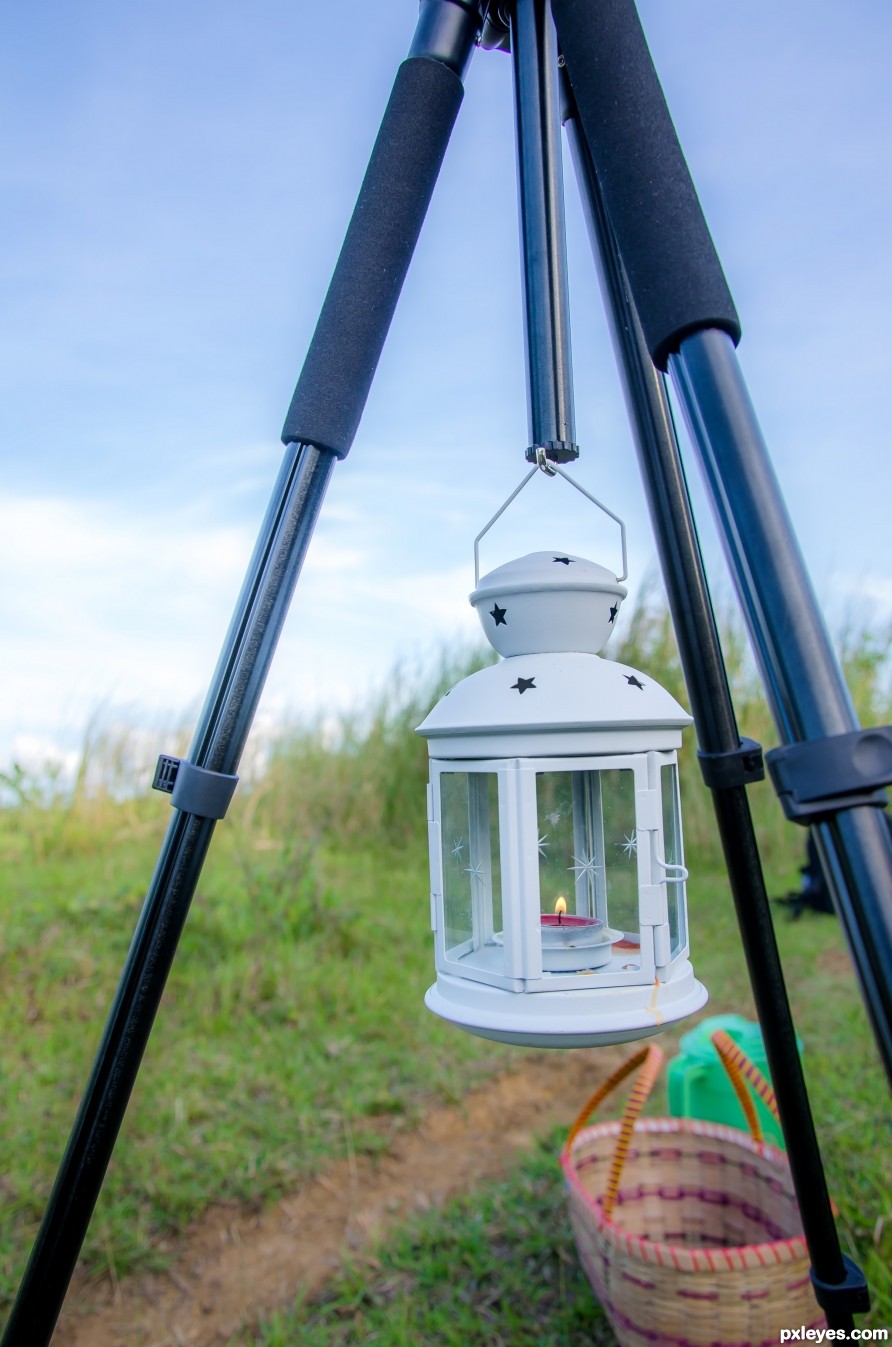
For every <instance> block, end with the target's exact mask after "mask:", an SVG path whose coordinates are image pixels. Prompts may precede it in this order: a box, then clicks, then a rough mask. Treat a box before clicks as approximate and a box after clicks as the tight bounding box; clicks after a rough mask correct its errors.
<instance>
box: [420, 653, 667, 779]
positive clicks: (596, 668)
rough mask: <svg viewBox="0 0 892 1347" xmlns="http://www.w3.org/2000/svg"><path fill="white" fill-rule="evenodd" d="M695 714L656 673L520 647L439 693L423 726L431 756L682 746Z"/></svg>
mask: <svg viewBox="0 0 892 1347" xmlns="http://www.w3.org/2000/svg"><path fill="white" fill-rule="evenodd" d="M690 724H691V717H690V716H689V715H688V713H687V712H686V711H685V710H684V708H683V707H682V706H680V705H679V703H678V702H677V701H676V700H675V698H674V697H673V696H672V695H671V694H670V693H668V692H667V691H666V689H665V688H664V687H661V686H660V684H659V683H658V682H656V680H655V679H653V678H651V677H650V676H649V675H647V674H642V673H639V672H638V671H637V670H636V669H632V668H630V667H629V666H627V665H625V664H617V663H616V662H615V661H613V660H607V659H602V658H601V657H600V656H598V655H592V654H585V653H582V652H579V651H570V652H567V651H563V652H546V653H542V654H527V655H515V656H512V657H510V658H508V659H503V660H500V661H499V662H498V663H497V664H493V665H490V666H489V667H488V668H486V669H481V670H479V671H478V672H477V673H474V674H471V676H470V677H469V678H465V679H463V680H462V682H460V683H458V684H457V685H456V686H455V687H454V688H452V690H451V691H450V692H447V693H446V695H445V697H442V698H441V699H440V701H439V702H438V703H437V705H436V706H435V707H434V708H433V710H432V711H431V712H430V714H429V715H428V717H427V719H426V720H425V721H424V722H423V723H422V724H421V725H420V726H419V727H418V733H419V734H421V735H423V736H424V737H425V738H426V739H427V740H428V746H429V749H430V753H431V756H432V757H438V758H443V757H445V758H459V757H471V758H487V757H493V758H504V757H513V756H518V757H543V756H551V755H558V756H560V755H565V754H573V755H580V754H593V753H629V752H636V751H637V752H640V751H643V750H646V749H664V748H677V747H678V746H679V745H680V744H681V731H682V729H683V728H684V727H685V726H686V725H690Z"/></svg>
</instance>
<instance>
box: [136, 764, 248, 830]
mask: <svg viewBox="0 0 892 1347" xmlns="http://www.w3.org/2000/svg"><path fill="white" fill-rule="evenodd" d="M237 785H238V777H237V776H229V775H227V774H226V773H225V772H211V771H209V770H208V769H207V768H206V767H196V766H195V764H194V763H191V762H187V761H186V759H185V758H174V757H172V756H171V755H170V754H167V753H162V754H161V756H160V758H159V759H158V765H157V767H156V768H155V778H154V780H153V781H152V789H153V790H160V791H162V792H163V794H165V795H169V796H170V803H171V805H172V806H173V808H174V809H181V810H182V811H183V813H184V814H195V815H196V817H198V818H212V819H221V818H224V817H225V816H226V811H227V809H228V808H229V802H230V800H231V799H232V797H233V795H234V793H235V788H236V786H237Z"/></svg>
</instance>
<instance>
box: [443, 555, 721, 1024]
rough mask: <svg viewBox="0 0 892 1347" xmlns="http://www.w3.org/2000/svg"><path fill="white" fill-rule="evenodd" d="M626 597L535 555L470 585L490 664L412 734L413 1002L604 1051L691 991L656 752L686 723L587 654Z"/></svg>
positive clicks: (674, 819) (580, 569)
mask: <svg viewBox="0 0 892 1347" xmlns="http://www.w3.org/2000/svg"><path fill="white" fill-rule="evenodd" d="M625 594H626V591H625V589H623V587H622V586H621V585H620V584H619V583H618V581H617V580H616V577H615V576H613V575H612V574H611V573H610V572H609V571H607V570H606V569H605V568H604V567H602V566H598V565H596V564H594V563H593V562H590V561H586V560H584V559H583V558H582V557H577V556H571V555H569V554H567V553H564V552H536V553H533V554H531V555H530V556H526V557H522V558H521V559H520V560H517V561H512V562H509V563H508V564H507V565H504V566H500V567H498V568H497V569H496V570H494V571H492V572H490V574H488V575H486V576H484V577H483V579H482V580H480V582H479V583H478V586H477V588H476V589H475V591H474V593H473V594H472V595H471V603H472V604H473V605H474V607H475V608H476V610H477V613H478V615H479V617H480V620H481V622H482V624H483V629H484V631H485V633H486V635H487V637H488V638H489V640H490V641H491V643H492V644H493V645H494V646H495V648H496V650H498V652H499V653H500V654H501V655H502V656H504V658H502V659H501V660H500V661H499V662H498V663H497V664H494V665H492V666H490V667H488V668H485V669H482V670H481V671H480V672H479V673H475V674H472V675H471V676H470V677H469V678H466V679H464V680H463V681H462V682H461V683H459V684H458V685H457V686H456V687H454V688H453V689H452V690H451V691H450V692H448V693H447V694H446V696H445V697H443V698H442V699H441V701H439V702H438V703H437V705H436V706H435V707H434V709H433V710H432V711H431V713H430V715H429V716H428V717H427V719H426V720H425V721H424V723H423V724H422V725H421V726H420V727H419V731H418V732H419V733H420V734H422V735H424V736H425V738H426V739H427V741H428V747H429V751H430V757H431V777H430V785H429V787H428V820H429V828H430V865H431V920H432V925H433V928H434V932H435V947H436V968H437V981H436V983H435V984H434V986H433V987H431V988H430V990H429V991H428V993H427V997H426V1002H427V1005H428V1006H429V1007H430V1009H431V1010H433V1011H434V1012H435V1013H436V1014H438V1015H442V1016H443V1017H444V1018H445V1019H448V1020H452V1021H453V1022H454V1023H455V1024H458V1025H459V1026H460V1027H461V1028H463V1029H466V1030H467V1031H468V1032H470V1033H474V1034H480V1035H482V1036H483V1037H485V1038H493V1039H498V1040H501V1041H504V1042H508V1043H523V1044H530V1045H533V1046H537V1047H551V1046H553V1047H587V1046H591V1045H594V1044H603V1043H622V1042H626V1041H628V1040H630V1039H636V1038H642V1037H644V1036H646V1035H648V1034H653V1033H656V1032H657V1031H658V1030H659V1029H660V1028H662V1027H663V1026H664V1025H666V1024H668V1023H670V1022H671V1021H674V1020H678V1019H681V1018H682V1017H683V1016H685V1015H689V1014H691V1013H692V1012H693V1011H695V1010H699V1008H700V1007H701V1006H702V1005H703V1004H704V1003H705V1001H706V991H705V989H704V988H703V987H702V986H701V984H700V983H699V982H697V981H696V980H695V978H694V974H693V970H692V968H691V965H690V962H689V961H688V931H687V915H686V901H685V880H686V878H687V871H686V870H685V868H684V856H683V849H682V834H681V814H680V809H679V794H678V769H677V759H676V749H677V748H678V747H679V746H680V744H681V731H682V729H683V727H684V726H686V725H689V724H690V723H691V718H690V716H689V715H688V714H687V713H686V712H685V711H684V710H683V708H682V707H681V706H679V704H678V702H676V701H675V699H674V698H673V697H671V696H670V695H669V693H668V692H667V691H666V690H665V689H664V688H662V687H660V685H659V684H658V683H657V682H655V680H654V679H653V678H651V677H650V676H649V675H647V674H643V673H640V672H638V671H637V670H635V669H631V668H628V667H626V666H625V665H622V664H617V663H615V662H613V661H611V660H606V659H602V658H601V657H600V656H599V655H598V653H597V652H598V651H599V650H600V649H601V648H602V646H603V645H604V643H605V641H606V640H607V637H608V636H609V635H610V632H611V631H612V629H613V623H614V621H615V619H616V615H617V613H618V611H619V606H620V603H621V602H622V599H623V598H624V597H625Z"/></svg>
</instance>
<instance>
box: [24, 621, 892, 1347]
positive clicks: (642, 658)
mask: <svg viewBox="0 0 892 1347" xmlns="http://www.w3.org/2000/svg"><path fill="white" fill-rule="evenodd" d="M888 651H889V644H888V641H885V642H884V641H883V640H880V638H879V637H869V636H863V635H862V637H860V638H858V639H855V638H851V640H850V651H849V656H848V663H849V669H850V673H851V674H852V677H853V683H854V690H855V693H856V699H857V700H858V701H859V703H860V705H861V708H862V713H863V714H864V717H865V720H873V721H879V720H884V719H888V718H889V696H888V691H887V689H886V683H885V679H886V674H887V671H888V667H889V659H888ZM732 653H733V652H732ZM615 654H616V657H617V658H620V659H622V660H624V661H625V662H628V663H632V664H635V665H637V666H638V667H641V668H644V669H652V670H654V672H656V673H657V674H658V676H659V677H660V678H661V680H662V681H664V682H665V683H666V685H667V686H668V687H670V689H671V690H673V691H675V692H676V693H677V695H680V696H681V697H682V699H683V697H684V693H683V688H682V686H681V680H680V675H679V673H678V667H677V661H676V660H675V657H674V653H673V645H672V641H671V631H670V628H669V625H668V621H667V619H666V618H665V615H664V614H662V613H661V612H660V611H658V610H648V609H643V610H641V611H640V612H639V614H637V615H634V617H633V620H632V623H631V624H630V631H629V636H628V637H627V639H626V641H625V643H624V645H623V646H621V647H620V648H618V649H617V651H616V652H615ZM479 658H480V657H479V656H477V655H464V656H462V658H461V660H459V661H458V662H453V663H452V664H451V665H449V664H448V662H447V661H444V662H443V667H442V668H441V669H440V670H439V671H438V673H437V674H436V676H435V677H434V676H432V677H429V678H427V679H426V680H425V679H424V678H412V677H408V676H404V677H403V678H402V680H396V683H395V689H396V690H395V691H391V693H390V695H388V696H387V697H384V696H382V697H381V698H379V700H378V701H377V702H375V703H373V704H372V705H370V706H369V707H367V708H366V709H365V710H364V711H363V712H361V713H357V714H356V715H355V716H351V717H347V718H345V719H344V720H343V721H342V723H341V724H340V726H339V727H336V729H335V730H334V731H332V729H331V728H330V727H326V728H323V727H322V726H309V727H306V726H304V727H296V728H294V729H292V730H290V731H287V732H286V731H283V732H282V734H281V735H280V737H279V738H278V740H277V741H276V742H275V744H273V745H272V746H271V749H270V752H269V755H268V762H267V765H266V769H265V771H264V772H263V774H262V775H260V776H259V778H258V779H257V780H255V781H253V782H251V781H247V782H245V783H243V786H242V787H240V790H239V792H238V793H237V796H236V802H235V804H234V807H233V809H232V810H231V811H230V816H229V817H228V818H227V820H226V822H225V824H223V825H222V826H221V827H220V829H219V832H218V837H217V839H216V840H215V843H214V846H213V848H212V851H211V857H210V860H209V862H208V865H207V866H206V869H205V872H204V875H203V877H202V881H201V886H200V889H199V892H198V894H197V896H196V898H195V902H194V904H193V910H192V913H191V915H190V918H189V921H188V923H187V927H186V931H185V934H184V937H183V941H182V945H181V949H180V952H179V954H178V957H177V960H176V963H175V965H174V970H173V973H172V976H171V979H170V983H169V986H168V989H167V992H166V994H165V998H164V1001H163V1004H162V1008H161V1012H160V1015H159V1018H158V1023H157V1025H156V1027H155V1030H154V1032H153V1036H152V1040H151V1042H150V1045H149V1049H148V1052H147V1055H146V1059H145V1062H144V1065H143V1068H142V1070H141V1072H140V1076H139V1079H138V1081H137V1085H136V1089H135V1093H134V1097H133V1101H132V1103H131V1107H130V1109H129V1111H128V1114H127V1117H126V1119H125V1123H124V1126H123V1129H122V1135H121V1138H120V1141H119V1143H118V1146H117V1148H116V1151H115V1155H114V1158H113V1161H112V1165H111V1168H110V1171H109V1176H108V1180H107V1182H106V1185H105V1187H104V1189H103V1192H102V1195H101V1197H100V1200H99V1204H98V1206H97V1210H96V1215H95V1218H94V1221H93V1224H92V1227H91V1230H90V1233H89V1235H88V1239H87V1244H86V1246H85V1250H84V1258H85V1264H86V1267H87V1269H88V1270H89V1271H93V1272H96V1271H100V1270H101V1269H102V1268H103V1267H104V1266H105V1265H106V1264H108V1263H110V1262H111V1261H112V1260H113V1262H114V1266H115V1271H116V1273H117V1275H118V1276H121V1275H124V1274H126V1273H127V1272H128V1271H131V1270H135V1269H140V1268H147V1267H150V1266H152V1265H155V1264H158V1263H159V1262H162V1261H163V1260H164V1259H165V1258H167V1257H169V1256H170V1248H171V1242H172V1240H173V1239H174V1238H175V1236H176V1234H177V1232H178V1231H180V1230H181V1229H182V1227H183V1226H184V1225H185V1224H186V1223H187V1222H188V1221H189V1220H190V1219H193V1218H194V1217H196V1216H197V1215H199V1214H200V1213H201V1211H202V1210H203V1209H204V1208H205V1207H206V1206H207V1205H208V1204H209V1203H210V1202H217V1201H221V1200H222V1201H227V1200H229V1201H251V1202H265V1201H267V1200H269V1199H270V1198H272V1197H273V1196H275V1195H276V1194H278V1193H281V1192H283V1191H285V1190H286V1189H288V1188H290V1187H292V1186H293V1185H295V1184H297V1183H299V1181H300V1179H301V1177H302V1175H304V1174H305V1173H306V1172H307V1171H308V1170H310V1169H311V1168H314V1167H316V1166H318V1164H319V1163H320V1161H321V1162H324V1161H325V1160H326V1159H329V1158H330V1159H337V1158H340V1157H341V1156H342V1155H343V1154H345V1153H346V1148H347V1146H348V1144H352V1145H353V1146H355V1148H356V1149H357V1150H366V1151H376V1150H378V1149H380V1148H381V1146H382V1145H385V1144H386V1141H387V1136H388V1132H389V1131H392V1130H393V1129H396V1128H399V1127H403V1126H410V1125H412V1123H413V1122H414V1121H415V1120H416V1119H417V1118H418V1117H419V1116H420V1113H421V1112H422V1111H423V1109H425V1108H426V1107H428V1106H429V1105H431V1104H433V1103H437V1102H444V1101H452V1100H455V1099H457V1098H459V1097H460V1096H461V1095H462V1094H463V1093H464V1092H465V1090H467V1089H468V1088H469V1087H470V1086H471V1085H473V1084H475V1083H477V1082H479V1081H480V1079H482V1078H483V1076H484V1075H485V1074H486V1073H487V1072H492V1071H495V1070H498V1069H500V1067H501V1066H502V1065H504V1064H505V1063H506V1062H507V1061H508V1060H512V1061H515V1062H516V1060H517V1054H518V1052H519V1051H521V1050H517V1049H515V1050H511V1049H497V1048H496V1047H495V1046H494V1045H492V1044H489V1043H485V1042H484V1041H482V1040H475V1039H473V1038H470V1037H467V1036H465V1035H462V1034H459V1033H457V1032H456V1031H455V1030H454V1029H452V1028H451V1027H450V1026H446V1025H444V1024H443V1023H442V1022H441V1021H439V1020H438V1019H436V1018H435V1017H434V1016H432V1015H430V1014H429V1013H428V1012H427V1011H426V1010H425V1009H424V1007H423V1004H422V992H423V990H424V989H425V988H426V987H427V985H428V983H429V982H430V981H431V978H432V957H431V940H430V932H429V929H428V904H427V890H428V877H427V858H426V852H425V849H424V848H425V841H424V837H423V817H424V816H423V812H422V811H423V800H424V782H425V780H426V773H427V767H426V750H425V746H424V744H423V743H422V742H421V741H420V740H419V739H418V738H417V736H414V735H413V734H412V732H411V731H412V728H413V727H414V725H417V724H418V723H419V722H420V720H421V719H422V718H423V716H424V714H425V713H426V711H427V709H428V708H429V706H430V704H431V703H432V702H433V701H434V700H435V699H436V697H437V696H438V695H439V692H440V691H442V690H443V688H444V687H445V686H448V685H450V684H451V683H453V682H455V681H456V680H457V678H458V677H460V676H461V675H462V674H463V673H464V672H466V671H467V670H468V669H469V668H470V667H472V666H473V664H474V663H475V662H479ZM731 672H732V678H733V680H734V682H735V687H736V692H737V705H738V710H739V714H740V722H741V730H742V732H744V733H747V734H750V735H752V736H753V737H755V738H761V739H762V740H763V742H764V743H765V744H766V746H768V745H770V744H771V743H772V742H773V741H774V740H773V735H772V733H771V730H770V725H769V724H768V720H767V713H766V711H765V707H764V704H763V702H762V700H761V698H760V697H759V695H758V693H757V692H756V690H755V685H754V683H753V680H752V678H751V676H749V675H748V674H747V671H746V666H745V662H744V661H743V660H742V658H741V657H740V656H739V652H738V653H737V654H735V655H734V657H733V659H732V661H731ZM125 756H126V755H123V754H122V753H121V752H120V746H116V745H115V744H114V743H103V741H102V738H101V736H94V738H93V739H92V740H91V744H90V748H89V760H87V758H86V757H85V762H84V765H83V769H82V771H81V773H80V774H79V777H78V782H77V785H76V787H75V789H74V790H73V791H69V792H67V793H66V792H64V791H61V790H60V789H59V788H58V784H57V783H54V782H52V781H50V782H48V783H41V782H40V781H39V780H38V781H36V782H35V781H32V780H29V779H27V778H26V777H25V776H24V774H22V773H19V774H18V775H17V776H16V775H13V780H12V782H11V788H12V791H13V793H14V794H15V795H16V796H17V798H18V800H19V804H18V805H17V806H16V807H14V808H5V809H0V868H2V874H3V880H2V889H0V988H2V992H0V1092H2V1099H3V1112H4V1117H3V1125H2V1128H0V1308H2V1306H3V1305H4V1304H5V1303H6V1302H7V1301H8V1299H9V1297H10V1296H11V1294H12V1293H13V1291H14V1288H15V1286H16V1285H17V1282H18V1279H19V1277H20V1275H21V1271H22V1268H23V1265H24V1260H25V1257H26V1255H27V1251H28V1248H29V1246H30V1243H31V1240H32V1239H33V1235H34V1233H35V1231H36V1226H37V1222H38V1220H39V1218H40V1215H41V1213H42V1211H43V1208H44V1205H45V1202H46V1198H47V1196H48V1193H49V1188H50V1185H51V1182H52V1179H53V1176H54V1174H55V1171H56V1167H57V1165H58V1161H59V1158H60V1156H61V1153H62V1150H63V1148H64V1144H65V1140H66V1138H67V1135H68V1131H69V1128H70V1125H71V1122H72V1120H73V1117H74V1113H75V1110H76V1106H77V1101H78V1098H79V1096H80V1092H81V1089H82V1088H83V1083H84V1080H85V1078H86V1074H87V1072H88V1069H89V1065H90V1061H91V1059H92V1055H93V1053H94V1051H95V1046H96V1044H97V1042H98V1039H99V1034H100V1031H101V1026H102V1023H103V1021H104V1018H105V1014H106V1011H107V1008H108V1005H109V1003H110V1000H111V997H112V995H113V992H114V988H115V985H116V982H117V978H118V975H119V972H120V968H121V966H122V964H123V960H124V957H125V954H126V950H127V946H128V944H129V940H130V937H131V933H132V930H133V927H134V924H135V921H136V918H137V915H138V912H139V908H140V905H141V902H142V893H143V891H144V886H145V883H146V880H147V878H148V876H149V874H150V873H151V869H152V865H153V862H154V857H155V855H156V853H157V848H158V845H159V842H160V840H161V836H162V834H163V830H164V827H165V825H166V822H167V819H168V817H169V813H170V811H169V806H168V805H167V803H166V802H165V801H164V799H163V798H162V797H160V796H157V795H152V796H149V797H148V798H145V797H143V796H141V795H139V794H133V793H132V792H131V793H129V794H128V791H127V788H126V781H125V780H124V779H123V778H122V771H121V766H120V764H121V761H122V760H123V758H124V757H125ZM683 757H684V758H685V759H686V761H685V762H684V764H683V769H682V773H683V790H684V794H685V827H686V839H687V848H688V864H689V867H690V869H691V871H692V873H693V875H694V879H693V881H692V884H691V924H692V929H693V940H694V952H693V957H694V963H695V967H696V969H697V972H698V975H699V976H701V978H702V979H703V980H704V981H705V982H706V983H707V985H708V986H709V987H710V989H711V992H712V1001H711V1004H710V1006H709V1008H708V1009H709V1013H716V1012H718V1011H723V1010H738V1011H742V1012H744V1013H752V1010H751V997H750V991H749V983H748V979H747V974H746V970H745V967H744V963H743V958H742V955H741V954H740V951H739V939H738V936H737V929H736V922H735V918H734V914H733V906H732V903H731V899H730V895H729V893H728V890H727V881H726V879H725V877H724V875H723V871H722V865H721V860H720V856H719V851H718V845H717V842H716V837H715V827H714V823H713V821H712V816H711V808H710V805H709V801H708V798H707V795H706V792H705V791H704V790H703V789H702V787H701V786H700V785H699V783H698V779H697V777H698V774H697V770H696V766H695V765H694V764H693V763H692V761H691V757H692V746H691V745H689V746H688V747H687V748H686V749H685V750H684V754H683ZM752 799H753V807H754V812H755V816H756V820H757V827H758V831H759V836H760V841H761V843H762V846H763V852H764V858H765V862H766V866H767V869H768V872H769V876H770V888H771V891H772V892H776V893H779V892H782V891H784V890H785V889H787V888H790V887H794V886H795V884H796V881H797V878H798V876H797V867H798V865H799V864H800V862H801V853H802V849H803V835H802V834H801V833H800V832H799V831H798V830H797V829H794V828H793V827H792V826H791V825H789V824H787V823H785V821H784V820H783V817H782V815H781V813H780V810H779V808H778V806H777V803H776V801H775V800H774V799H773V797H772V795H771V792H770V790H769V788H768V787H767V786H760V787H756V788H754V789H753V791H752ZM779 934H780V940H781V946H782V952H783V957H784V965H785V970H786V973H787V980H788V984H789V986H790V989H791V996H792V1000H793V1002H794V1008H795V1011H796V1014H797V1020H798V1027H799V1031H800V1033H801V1035H802V1037H803V1038H804V1039H805V1042H806V1056H805V1061H806V1065H807V1073H808V1078H809V1085H810V1088H811V1090H812V1095H813V1100H814V1106H815V1115H816V1119H817V1124H818V1130H819V1134H820V1138H821V1141H822V1144H823V1146H824V1149H825V1155H826V1159H827V1167H828V1174H829V1177H830V1183H831V1188H832V1190H833V1192H834V1195H835V1197H836V1199H837V1201H838V1203H839V1206H840V1211H841V1224H842V1228H843V1231H844V1238H845V1239H846V1241H847V1242H848V1244H849V1245H850V1247H851V1248H852V1249H853V1250H854V1251H856V1252H857V1255H858V1257H859V1259H860V1261H861V1262H862V1265H863V1266H865V1268H866V1269H867V1270H869V1272H870V1275H871V1280H872V1282H873V1285H874V1289H875V1292H877V1296H878V1301H879V1297H880V1296H881V1295H885V1296H886V1297H887V1298H886V1300H885V1302H882V1303H884V1304H885V1305H886V1311H885V1312H886V1322H892V1287H890V1284H889V1274H888V1272H887V1271H886V1270H885V1269H886V1268H887V1267H888V1263H889V1261H890V1252H892V1250H890V1248H889V1241H890V1238H892V1233H890V1232H892V1197H890V1189H892V1175H890V1171H889V1161H888V1157H889V1155H890V1154H892V1145H890V1140H892V1138H890V1134H889V1123H888V1114H889V1110H888V1094H887V1091H886V1088H885V1083H884V1081H883V1080H882V1078H881V1073H880V1070H879V1067H878V1065H877V1061H876V1054H875V1050H874V1048H873V1043H872V1040H871V1037H870V1034H869V1031H868V1029H867V1026H866V1022H865V1017H864V1013H863V1010H862V1008H861V1006H860V1002H859V998H858V994H857V989H856V986H855V980H854V975H853V973H852V970H851V968H850V966H849V964H848V962H847V959H846V957H845V955H844V952H843V949H842V942H841V938H840V933H839V930H838V927H837V924H836V922H835V920H833V919H832V918H824V919H817V918H814V919H809V918H808V917H806V918H804V919H803V920H801V921H799V922H797V923H791V922H789V921H787V920H786V919H785V918H782V919H781V920H780V923H779ZM684 1027H685V1028H687V1027H689V1025H687V1024H686V1025H685V1026H684ZM659 1106H660V1101H659V1100H657V1101H656V1103H655V1107H659ZM351 1137H352V1142H351V1141H350V1138H351ZM884 1215H885V1216H886V1218H887V1219H886V1225H885V1229H884V1232H883V1233H882V1234H881V1236H880V1239H879V1243H878V1244H877V1245H876V1246H875V1245H874V1230H875V1226H876V1223H877V1220H878V1218H879V1217H882V1216H884ZM878 1322H880V1323H882V1322H883V1319H882V1318H880V1319H879V1320H878ZM511 1341H512V1343H513V1341H514V1340H513V1339H512V1340H511ZM517 1341H518V1342H519V1341H520V1339H518V1340H517Z"/></svg>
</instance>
